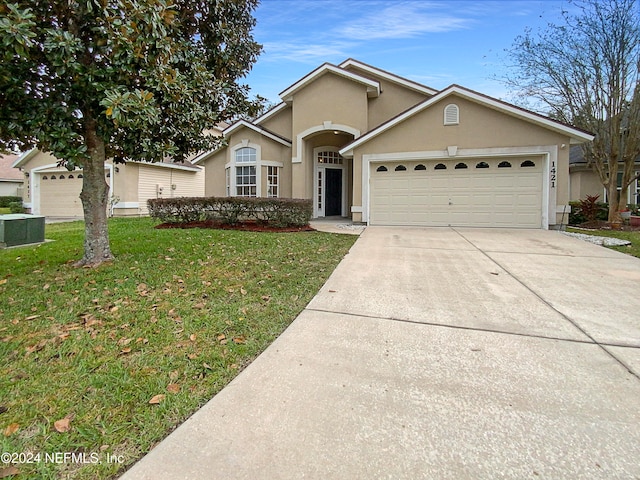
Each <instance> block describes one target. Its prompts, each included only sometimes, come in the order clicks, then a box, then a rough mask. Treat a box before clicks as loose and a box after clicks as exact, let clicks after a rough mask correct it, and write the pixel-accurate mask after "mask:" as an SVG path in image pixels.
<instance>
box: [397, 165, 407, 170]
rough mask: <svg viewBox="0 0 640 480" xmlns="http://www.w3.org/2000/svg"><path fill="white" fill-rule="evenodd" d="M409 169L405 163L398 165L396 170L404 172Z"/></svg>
mask: <svg viewBox="0 0 640 480" xmlns="http://www.w3.org/2000/svg"><path fill="white" fill-rule="evenodd" d="M406 169H407V167H405V166H404V165H398V166H397V167H396V168H395V169H394V170H395V171H396V172H404V171H405V170H406Z"/></svg>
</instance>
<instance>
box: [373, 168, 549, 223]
mask: <svg viewBox="0 0 640 480" xmlns="http://www.w3.org/2000/svg"><path fill="white" fill-rule="evenodd" d="M502 160H504V159H489V160H486V162H487V163H488V164H489V168H480V169H477V168H475V165H476V162H467V164H468V165H469V167H470V168H468V169H454V168H453V165H454V164H453V163H450V164H449V165H448V168H447V169H446V170H434V166H435V163H438V162H427V161H421V162H419V163H422V164H424V165H426V167H427V169H426V170H413V167H414V165H412V164H411V163H410V162H402V164H403V165H405V166H406V167H407V170H406V171H401V172H396V171H395V170H394V168H395V166H396V165H397V164H398V163H399V162H398V163H395V162H389V163H387V164H385V166H386V167H387V168H388V171H387V172H375V168H372V170H373V172H372V180H371V193H370V218H369V220H370V222H371V223H372V224H373V225H376V224H378V225H381V224H387V225H426V226H447V225H459V226H479V227H491V226H499V227H526V228H540V227H541V223H542V162H541V161H537V162H536V167H535V168H523V167H520V166H519V165H520V163H521V162H520V161H518V162H514V161H512V162H511V163H512V165H513V167H512V168H497V165H498V164H499V163H500V162H501V161H502ZM523 170H524V171H523ZM382 175H384V177H382ZM394 177H395V178H394Z"/></svg>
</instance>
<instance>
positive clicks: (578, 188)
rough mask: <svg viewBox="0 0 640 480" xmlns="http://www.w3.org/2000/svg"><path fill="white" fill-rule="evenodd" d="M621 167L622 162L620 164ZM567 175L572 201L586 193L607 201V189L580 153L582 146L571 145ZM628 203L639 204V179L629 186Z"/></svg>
mask: <svg viewBox="0 0 640 480" xmlns="http://www.w3.org/2000/svg"><path fill="white" fill-rule="evenodd" d="M635 165H636V175H640V159H636V162H635ZM620 167H622V164H620ZM569 177H570V179H571V187H570V188H571V196H570V199H571V200H572V201H577V200H583V199H585V198H586V197H587V195H600V199H599V200H600V201H602V202H606V201H607V196H608V194H607V190H606V188H605V187H604V186H603V185H602V182H600V179H599V178H598V174H597V173H596V172H595V171H594V170H593V168H592V167H591V166H590V165H587V161H586V160H585V158H584V155H583V153H582V148H581V147H580V146H579V145H577V146H574V147H571V154H570V157H569ZM621 187H622V172H619V173H618V191H620V190H621ZM627 203H628V204H640V180H639V179H636V180H634V181H633V183H632V184H631V185H630V186H629V190H628V197H627Z"/></svg>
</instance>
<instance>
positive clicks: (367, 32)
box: [338, 2, 473, 40]
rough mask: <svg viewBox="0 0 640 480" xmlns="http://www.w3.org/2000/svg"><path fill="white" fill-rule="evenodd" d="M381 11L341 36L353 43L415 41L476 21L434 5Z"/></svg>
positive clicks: (403, 4)
mask: <svg viewBox="0 0 640 480" xmlns="http://www.w3.org/2000/svg"><path fill="white" fill-rule="evenodd" d="M384 5H385V7H384V8H382V9H380V10H377V11H376V10H374V11H369V13H367V14H366V15H365V16H363V17H361V18H359V19H356V20H354V21H353V22H349V23H347V24H346V25H345V26H343V27H342V28H339V29H338V30H339V34H340V35H342V36H343V37H345V38H348V39H353V40H379V39H392V38H412V37H417V36H420V35H422V34H425V33H438V32H448V31H451V30H458V29H461V28H466V27H468V26H469V25H470V24H471V23H472V22H473V20H472V19H470V18H465V17H463V16H458V15H455V14H453V13H448V12H444V11H439V10H441V7H443V4H438V3H431V2H392V3H391V6H389V3H387V2H385V4H384Z"/></svg>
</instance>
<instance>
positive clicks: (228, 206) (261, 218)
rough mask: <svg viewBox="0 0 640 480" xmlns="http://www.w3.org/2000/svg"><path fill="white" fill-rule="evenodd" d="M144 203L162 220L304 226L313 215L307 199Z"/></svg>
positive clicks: (194, 199) (199, 199) (202, 199)
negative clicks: (253, 222)
mask: <svg viewBox="0 0 640 480" xmlns="http://www.w3.org/2000/svg"><path fill="white" fill-rule="evenodd" d="M147 205H148V207H149V215H151V217H153V218H156V219H158V220H160V221H161V222H165V223H190V222H199V221H207V220H214V221H219V222H221V223H224V224H229V225H235V224H236V223H238V222H242V221H255V222H259V223H263V224H265V225H271V226H274V227H304V226H306V225H308V224H309V221H310V220H311V216H312V215H313V202H312V201H311V200H302V199H289V198H253V197H180V198H158V199H150V200H148V201H147Z"/></svg>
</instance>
